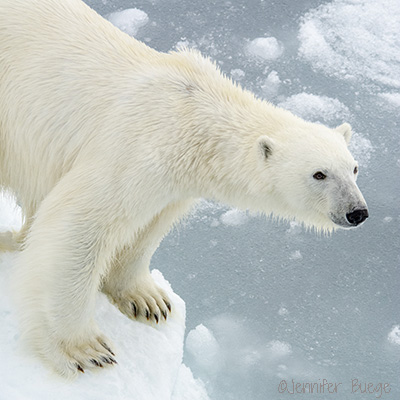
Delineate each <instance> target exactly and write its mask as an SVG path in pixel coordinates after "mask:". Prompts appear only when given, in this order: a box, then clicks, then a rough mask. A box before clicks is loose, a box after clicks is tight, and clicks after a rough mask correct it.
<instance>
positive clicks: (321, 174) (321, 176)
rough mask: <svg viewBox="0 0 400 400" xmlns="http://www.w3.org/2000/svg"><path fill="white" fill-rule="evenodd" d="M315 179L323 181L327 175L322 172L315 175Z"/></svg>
mask: <svg viewBox="0 0 400 400" xmlns="http://www.w3.org/2000/svg"><path fill="white" fill-rule="evenodd" d="M313 178H314V179H316V180H318V181H322V180H323V179H325V178H326V175H325V174H324V173H322V172H321V171H318V172H316V173H315V174H314V175H313Z"/></svg>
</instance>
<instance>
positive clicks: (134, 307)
mask: <svg viewBox="0 0 400 400" xmlns="http://www.w3.org/2000/svg"><path fill="white" fill-rule="evenodd" d="M131 304H132V309H133V315H134V316H135V318H136V317H137V308H136V304H135V303H131Z"/></svg>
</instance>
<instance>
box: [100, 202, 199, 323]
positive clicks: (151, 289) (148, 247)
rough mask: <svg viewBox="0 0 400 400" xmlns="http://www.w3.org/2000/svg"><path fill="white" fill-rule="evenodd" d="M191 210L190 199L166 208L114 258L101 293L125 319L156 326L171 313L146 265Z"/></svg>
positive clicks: (165, 298)
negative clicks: (180, 220)
mask: <svg viewBox="0 0 400 400" xmlns="http://www.w3.org/2000/svg"><path fill="white" fill-rule="evenodd" d="M192 206H193V200H192V199H188V200H184V201H180V202H176V203H172V204H170V205H169V206H167V207H166V208H164V209H163V210H162V211H161V212H160V213H159V214H157V215H156V216H154V218H153V219H152V221H151V222H150V223H149V224H148V225H147V226H146V227H144V228H142V229H141V230H140V231H139V232H138V233H137V235H136V236H135V241H134V243H133V244H132V245H130V246H126V247H125V248H124V249H123V250H122V251H121V252H120V253H119V254H117V257H116V259H115V261H114V262H113V264H112V265H111V267H110V269H109V273H108V275H107V276H106V277H105V279H104V282H103V288H102V290H103V292H104V293H105V294H106V295H107V296H108V298H109V299H110V301H111V302H112V303H113V304H114V305H115V306H116V307H118V309H119V310H120V311H121V312H122V313H123V314H125V315H126V316H128V317H129V318H132V319H139V320H141V321H142V322H151V323H154V322H155V323H158V322H160V321H161V320H166V319H167V317H168V314H169V313H170V312H171V309H172V306H171V302H170V300H169V298H168V296H167V294H166V293H165V292H164V291H163V290H162V289H161V288H159V287H158V286H157V285H156V284H155V282H154V281H153V278H152V277H151V274H150V270H149V265H150V260H151V257H152V255H153V253H154V252H155V251H156V249H157V247H158V246H159V244H160V242H161V240H162V238H163V237H164V236H165V235H166V234H167V233H168V231H169V230H170V229H171V227H172V226H173V224H174V223H177V222H178V221H179V219H180V218H181V217H182V216H183V215H185V214H187V212H188V211H189V210H190V208H191V207H192Z"/></svg>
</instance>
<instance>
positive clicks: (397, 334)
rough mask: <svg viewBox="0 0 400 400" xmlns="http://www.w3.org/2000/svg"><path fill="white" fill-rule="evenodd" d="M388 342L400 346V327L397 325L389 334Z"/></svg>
mask: <svg viewBox="0 0 400 400" xmlns="http://www.w3.org/2000/svg"><path fill="white" fill-rule="evenodd" d="M388 340H389V342H390V343H393V344H397V345H400V325H395V326H394V327H393V328H392V330H391V331H390V332H389V335H388Z"/></svg>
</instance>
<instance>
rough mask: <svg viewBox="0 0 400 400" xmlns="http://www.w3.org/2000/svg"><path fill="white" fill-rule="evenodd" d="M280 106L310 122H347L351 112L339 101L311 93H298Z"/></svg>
mask: <svg viewBox="0 0 400 400" xmlns="http://www.w3.org/2000/svg"><path fill="white" fill-rule="evenodd" d="M279 106H280V107H282V108H285V109H287V110H289V111H292V112H293V113H294V114H296V115H298V116H299V117H302V118H304V119H306V120H310V121H315V122H316V121H318V120H322V121H324V122H326V123H332V122H336V123H337V122H338V121H344V120H347V119H348V118H349V117H350V111H349V109H348V107H347V106H345V105H344V104H343V103H341V102H340V101H339V100H338V99H335V98H331V97H328V96H317V95H315V94H311V93H298V94H294V95H292V96H290V97H288V98H287V99H286V100H285V101H283V102H281V103H279Z"/></svg>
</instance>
